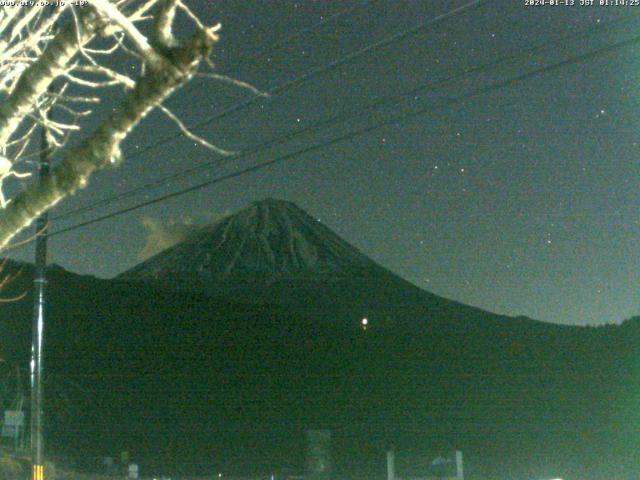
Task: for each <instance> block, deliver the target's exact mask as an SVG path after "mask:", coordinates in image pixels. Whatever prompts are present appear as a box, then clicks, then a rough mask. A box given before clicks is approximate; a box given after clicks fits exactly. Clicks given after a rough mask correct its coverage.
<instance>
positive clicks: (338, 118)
mask: <svg viewBox="0 0 640 480" xmlns="http://www.w3.org/2000/svg"><path fill="white" fill-rule="evenodd" d="M637 18H640V15H636V16H634V17H633V18H632V19H624V21H612V22H607V23H606V24H600V25H597V26H596V27H592V28H587V29H584V30H582V31H580V32H578V33H577V34H567V35H563V36H560V37H558V38H555V39H553V40H548V41H545V42H542V43H540V44H538V45H535V46H533V47H530V48H528V49H526V50H523V51H520V52H516V53H510V54H506V55H504V56H502V57H500V58H498V59H496V60H493V61H491V62H488V63H484V64H480V65H475V66H472V67H469V68H466V69H464V70H463V71H461V72H459V73H456V74H454V75H451V76H449V77H447V78H444V79H441V80H436V81H431V82H426V83H423V84H421V85H419V86H417V87H415V88H412V89H411V90H409V91H406V92H402V93H399V94H394V95H389V96H386V97H382V98H380V99H378V100H376V101H374V102H373V103H370V104H368V105H365V106H363V107H361V108H358V109H356V110H353V111H348V112H343V113H341V114H338V115H334V116H332V117H330V118H328V119H325V120H321V121H319V122H316V123H314V124H311V125H309V126H307V127H305V128H302V129H299V130H296V131H293V132H290V133H288V134H286V135H281V136H277V137H273V138H271V139H268V140H266V141H264V142H262V143H260V144H257V145H254V146H252V147H250V148H248V149H245V150H242V151H240V152H239V153H238V155H236V157H235V159H243V158H245V157H247V156H250V155H253V154H256V153H259V152H261V151H264V150H266V149H267V148H270V147H273V146H275V145H280V144H283V143H285V142H287V141H289V140H291V139H293V138H296V137H298V136H301V135H304V134H306V133H309V132H312V131H316V130H320V129H321V128H324V127H326V126H330V125H332V124H335V123H339V122H343V121H345V120H348V119H352V118H354V117H357V116H360V115H361V114H363V113H365V112H368V111H371V110H374V109H377V108H378V107H380V106H382V105H385V104H387V103H390V102H393V101H396V100H398V99H401V98H403V97H408V96H413V95H415V94H417V93H424V92H425V91H427V90H433V89H435V88H437V87H439V86H441V85H447V84H450V83H451V82H453V81H456V80H459V79H461V78H464V77H465V76H468V75H470V74H475V73H481V72H484V71H488V70H492V69H495V68H496V67H498V66H500V65H501V64H503V63H507V62H511V61H516V60H518V59H520V58H521V57H523V56H530V55H532V54H534V53H537V52H540V51H542V50H544V49H546V48H548V47H550V46H553V45H555V44H557V43H559V42H563V41H565V40H567V39H571V40H578V39H581V38H584V37H588V36H592V35H593V34H594V31H597V32H599V31H601V30H605V29H610V28H612V27H614V26H619V25H618V24H619V23H623V24H624V23H627V22H628V21H630V20H636V19H637ZM442 133H444V132H436V133H435V134H436V135H441V134H442ZM582 133H584V132H581V134H582ZM568 134H570V133H568ZM219 162H220V161H219V160H217V159H216V160H214V161H208V162H204V163H202V164H199V165H196V166H194V167H191V168H188V169H185V170H182V171H180V172H177V173H175V174H172V175H168V176H165V177H162V178H159V179H156V180H153V181H151V182H147V183H145V184H143V185H140V186H138V187H135V188H133V189H130V190H128V191H126V192H122V193H119V194H116V195H112V196H109V197H106V198H102V199H100V200H97V201H95V202H93V203H90V204H89V205H85V206H83V207H79V208H76V209H74V210H71V211H68V212H65V213H62V214H59V215H57V216H55V217H54V219H56V220H58V219H64V218H68V217H71V216H74V215H77V214H80V213H83V212H87V211H91V210H94V209H96V208H98V207H100V206H104V205H108V204H110V203H113V202H116V201H119V200H123V199H125V198H129V197H131V196H134V195H136V194H137V193H140V192H143V191H145V190H148V189H150V188H155V187H158V186H161V185H163V184H165V183H168V182H170V181H172V180H176V179H179V178H183V177H186V176H188V175H190V174H192V173H194V172H197V171H199V170H202V169H205V168H211V167H213V166H218V164H219Z"/></svg>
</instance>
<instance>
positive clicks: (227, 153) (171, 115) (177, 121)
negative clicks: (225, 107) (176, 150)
mask: <svg viewBox="0 0 640 480" xmlns="http://www.w3.org/2000/svg"><path fill="white" fill-rule="evenodd" d="M158 108H159V109H160V110H161V111H162V112H163V113H164V114H165V115H166V116H167V117H169V118H170V119H171V120H173V121H174V122H175V124H176V125H177V126H178V128H179V129H180V131H181V132H182V133H183V134H184V136H185V137H187V138H190V139H191V140H193V141H194V142H197V143H199V144H200V145H202V146H203V147H206V148H208V149H209V150H213V151H214V152H216V153H218V154H220V155H222V156H225V157H230V156H232V155H236V153H237V152H232V151H229V150H225V149H223V148H220V147H217V146H215V145H213V144H211V143H209V142H207V141H206V140H205V139H204V138H201V137H199V136H198V135H196V134H194V133H192V132H191V131H190V130H189V129H188V128H187V126H186V125H185V124H184V123H182V121H181V120H180V119H179V118H178V117H177V116H176V115H175V114H174V113H173V112H172V111H171V110H169V109H168V108H167V107H165V106H164V105H159V106H158Z"/></svg>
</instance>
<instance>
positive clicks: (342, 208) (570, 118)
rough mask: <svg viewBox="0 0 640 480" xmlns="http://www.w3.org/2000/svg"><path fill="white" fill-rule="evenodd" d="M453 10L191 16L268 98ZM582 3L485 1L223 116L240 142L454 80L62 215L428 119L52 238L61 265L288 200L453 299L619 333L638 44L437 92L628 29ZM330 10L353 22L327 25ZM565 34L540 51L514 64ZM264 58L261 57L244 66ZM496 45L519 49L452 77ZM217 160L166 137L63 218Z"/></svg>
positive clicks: (105, 256) (199, 109)
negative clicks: (614, 325) (320, 70)
mask: <svg viewBox="0 0 640 480" xmlns="http://www.w3.org/2000/svg"><path fill="white" fill-rule="evenodd" d="M464 3H465V2H461V1H448V0H447V1H444V0H408V1H404V0H402V1H391V0H379V1H375V0H372V1H369V2H364V1H359V2H353V1H332V2H327V1H311V0H300V1H298V2H294V1H288V0H287V1H277V2H272V1H250V0H224V1H216V2H212V1H204V0H195V1H192V2H190V4H191V5H192V7H193V9H194V10H195V11H197V12H198V13H199V14H200V16H201V17H202V18H204V19H208V20H210V21H213V20H219V21H221V22H222V24H223V31H222V41H221V43H220V45H219V48H218V50H217V52H216V59H215V60H216V63H217V65H218V71H219V72H220V73H226V74H229V75H233V76H235V77H237V78H239V79H242V80H245V81H248V82H250V83H252V84H253V85H255V86H256V87H258V88H260V89H262V90H270V89H272V88H274V87H276V86H278V85H279V84H282V83H283V82H286V81H288V80H290V79H292V78H295V77H297V76H299V75H301V74H303V73H304V72H307V71H309V70H311V69H313V68H316V67H318V66H321V65H326V64H328V63H331V62H332V61H334V60H336V59H339V58H341V57H344V56H346V55H349V54H350V53H352V52H354V51H357V50H359V49H361V48H363V47H365V46H367V45H370V44H372V43H374V42H376V41H378V40H380V39H382V38H384V37H387V36H389V35H392V34H394V33H395V32H399V31H402V30H405V29H408V28H411V27H412V26H414V25H416V24H419V23H421V22H425V21H427V20H428V19H430V18H434V17H436V16H437V15H440V14H442V13H445V12H447V11H450V10H452V9H453V8H455V7H457V6H460V5H463V4H464ZM575 3H576V5H574V6H549V5H545V6H527V5H526V4H525V0H505V1H493V2H485V4H483V5H481V6H479V7H477V8H471V9H468V10H466V11H464V12H463V13H460V14H459V15H455V16H452V17H450V18H449V19H447V20H446V21H443V22H441V23H438V24H437V25H433V26H432V27H429V28H425V29H424V30H422V31H420V32H418V33H416V34H414V35H408V36H407V37H406V38H404V39H403V40H402V41H398V42H395V43H393V44H391V45H390V46H388V47H384V48H378V49H375V50H372V51H371V52H369V53H368V54H366V55H363V56H360V57H359V58H358V59H356V60H353V61H349V62H346V63H344V64H343V65H341V66H340V67H339V68H336V69H334V70H331V71H330V72H327V73H324V74H322V75H317V76H314V77H312V78H311V79H310V80H309V81H308V82H306V83H304V84H302V85H299V86H298V87H296V88H291V89H286V90H285V91H284V92H283V93H282V94H280V95H276V96H273V97H272V98H270V99H266V100H264V101H261V102H258V103H256V104H255V105H253V106H252V107H250V108H245V109H242V110H240V111H238V112H235V113H233V114H230V115H227V116H225V117H224V118H223V119H220V120H218V121H215V122H213V123H211V124H209V125H207V126H205V127H204V128H202V129H200V130H198V133H200V134H201V135H203V136H204V137H206V138H208V139H210V140H211V141H213V142H215V143H217V144H219V145H221V146H224V147H227V148H231V149H241V148H246V147H250V146H252V145H255V144H258V143H260V142H261V141H263V140H264V139H267V138H271V137H273V136H278V135H284V134H286V133H287V132H290V131H292V130H293V129H296V128H301V127H303V126H306V125H309V124H311V123H313V122H316V121H319V120H321V119H323V118H328V117H329V116H331V115H334V114H337V113H340V112H343V111H349V110H353V109H355V108H358V107H359V106H362V105H366V104H368V103H371V102H373V101H375V100H376V99H379V98H381V97H384V96H388V95H393V94H398V93H402V92H405V91H409V90H411V89H412V88H414V87H416V86H418V85H422V84H425V83H427V82H435V81H439V80H446V79H447V78H450V77H455V76H458V77H457V80H450V81H446V82H444V84H443V85H441V86H440V87H438V88H437V89H432V90H429V91H426V92H421V93H418V94H416V95H412V96H411V97H409V98H405V99H401V100H400V99H399V100H396V101H395V102H393V103H392V104H391V105H389V106H387V107H385V108H382V109H379V110H377V111H376V112H369V113H368V114H367V115H365V116H364V117H360V118H357V119H352V120H350V121H348V122H342V123H336V124H334V125H332V126H330V127H329V128H325V129H323V130H321V131H320V132H317V133H313V134H310V135H306V136H304V137H301V138H298V139H297V140H295V141H293V142H289V143H283V144H281V145H277V146H276V147H274V148H272V149H270V150H267V151H266V152H264V153H262V154H260V155H258V156H255V157H251V158H247V159H243V160H234V161H232V160H224V163H223V164H222V165H223V166H221V167H210V168H207V169H203V170H201V171H198V172H197V173H195V174H193V175H190V176H188V177H187V178H184V179H181V180H177V181H173V182H171V183H168V184H165V185H163V186H162V187H161V188H158V189H155V190H147V191H146V192H145V194H144V195H140V196H138V197H135V198H128V199H126V200H123V201H121V202H118V203H115V204H110V205H109V206H108V208H104V209H100V210H94V211H91V212H88V213H86V214H84V215H82V216H77V217H72V218H69V219H68V220H66V221H62V220H61V221H59V222H58V226H59V227H61V226H67V225H72V224H73V223H75V222H78V221H80V220H86V219H90V218H92V217H94V216H97V215H99V214H103V213H105V212H109V211H112V210H116V209H118V208H123V207H126V206H128V205H131V204H133V203H137V202H139V201H142V200H144V199H146V198H152V197H154V196H156V195H161V194H164V193H167V192H170V191H174V190H177V189H179V188H182V187H185V186H188V185H190V184H194V183H197V182H199V181H202V180H204V179H207V178H213V177H215V176H217V175H220V174H221V173H228V172H230V171H233V170H234V169H235V168H238V167H241V166H246V165H249V164H251V163H253V162H257V161H263V160H267V159H269V158H273V157H275V156H278V155H282V154H284V153H286V152H289V151H293V150H297V149H298V148H302V147H305V146H307V145H312V144H314V143H317V142H321V141H323V140H327V139H330V138H332V137H335V136H338V135H340V134H343V133H346V132H348V131H351V130H352V129H357V128H360V127H363V126H365V125H368V124H372V123H376V122H378V121H382V120H384V119H386V118H389V116H391V115H395V114H398V113H400V114H401V113H403V112H410V111H413V110H416V109H424V108H428V111H427V112H426V113H424V114H422V115H420V116H416V117H414V118H412V119H410V120H408V121H402V122H398V123H397V124H393V125H389V126H386V127H384V128H382V129H379V130H376V131H373V132H371V133H369V134H366V135H362V136H358V137H355V138H353V139H349V140H346V141H343V142H340V143H337V144H335V145H332V146H329V147H327V148H323V149H321V150H318V151H315V152H312V153H310V154H307V155H303V156H300V157H297V158H296V159H295V160H292V161H290V162H287V163H281V164H278V165H276V166H273V167H270V168H268V169H265V170H261V171H259V172H256V173H252V174H249V175H244V176H241V177H239V178H237V179H234V180H231V181H228V182H225V183H221V184H218V185H216V186H214V187H212V188H208V189H203V190H200V191H197V192H194V193H191V194H189V195H186V196H182V197H178V198H175V199H172V200H169V201H167V202H163V203H160V204H157V205H155V206H152V207H148V208H145V209H142V210H137V211H134V212H132V213H130V214H127V215H123V216H120V217H117V218H114V219H111V220H107V221H104V222H101V223H98V224H95V225H93V226H90V227H86V228H82V229H79V230H77V231H74V232H71V233H68V234H65V235H60V236H58V237H55V238H53V239H52V240H51V252H52V258H53V261H56V262H58V263H61V264H62V265H64V266H65V267H67V268H69V269H71V270H74V271H78V272H82V273H90V274H95V275H99V276H113V275H115V274H117V273H119V272H121V271H123V270H125V269H126V268H129V267H131V266H132V265H134V264H135V263H136V262H137V261H138V259H139V254H140V251H141V250H142V249H143V247H144V246H145V238H146V231H145V229H144V228H143V225H142V220H143V218H148V217H150V218H153V219H156V220H158V221H161V222H164V223H172V222H173V223H175V222H179V221H180V219H183V218H185V217H189V218H190V219H192V220H193V221H195V222H207V221H211V220H213V219H215V218H219V217H220V216H222V215H224V214H226V213H231V212H233V211H235V210H237V209H239V208H241V207H243V206H245V205H247V204H248V203H249V202H251V201H254V200H258V199H261V198H264V197H278V198H282V199H286V200H291V201H293V202H296V203H298V204H299V205H300V206H301V207H303V208H305V209H306V210H308V211H309V212H310V213H312V214H313V215H315V216H317V217H318V218H319V219H321V221H323V222H324V223H325V224H327V225H328V226H329V227H331V228H332V229H334V230H335V231H336V232H337V233H338V234H340V235H341V236H343V237H344V238H345V239H346V240H348V241H349V242H351V243H353V244H354V245H356V246H357V247H359V248H360V249H361V250H362V251H363V252H365V253H366V254H368V255H370V256H371V257H372V258H373V259H375V260H377V261H378V262H379V263H381V264H383V265H384V266H386V267H388V268H390V269H391V270H393V271H395V272H397V273H398V274H400V275H401V276H403V277H405V278H407V279H408V280H410V281H412V282H414V283H415V284H416V285H418V286H420V287H423V288H425V289H427V290H430V291H432V292H435V293H437V294H440V295H443V296H445V297H449V298H452V299H455V300H458V301H461V302H464V303H468V304H471V305H476V306H479V307H482V308H485V309H487V310H491V311H494V312H499V313H506V314H511V315H517V314H523V315H528V316H531V317H534V318H538V319H542V320H548V321H553V322H560V323H570V324H583V323H592V324H593V323H602V322H619V321H621V320H623V319H625V318H628V317H630V316H632V315H635V314H638V313H640V302H639V301H638V286H639V280H640V275H639V272H638V258H639V254H640V243H639V242H638V240H639V238H640V223H639V221H640V217H639V215H638V206H639V202H638V200H639V194H638V188H637V182H638V178H639V175H638V174H639V173H640V172H639V170H640V169H639V163H638V153H639V152H640V133H639V132H640V130H639V129H638V125H639V124H640V103H639V102H638V100H637V99H638V94H639V93H640V92H639V90H640V87H639V86H638V85H639V84H640V82H639V81H638V79H639V76H640V47H639V46H638V45H636V44H631V45H628V46H625V47H619V48H615V49H612V50H611V51H609V52H608V53H605V54H602V55H599V56H594V57H588V58H585V59H584V60H583V61H580V62H576V63H570V64H568V65H567V66H565V67H564V68H558V69H554V70H550V71H549V72H547V73H545V74H541V75H537V76H534V77H532V78H530V79H527V80H524V81H521V82H514V83H513V84H511V85H508V86H505V87H502V88H497V89H493V90H490V91H488V92H486V93H484V94H479V95H473V96H470V97H468V98H466V99H464V100H462V101H456V102H454V103H451V102H450V103H446V100H445V99H448V98H459V97H461V96H464V95H465V94H467V93H469V92H473V91H475V90H476V89H478V88H482V87H483V86H486V85H490V84H493V83H496V82H502V81H504V80H506V79H508V78H512V77H517V76H518V75H521V74H523V73H525V72H527V71H533V70H536V69H539V68H542V67H544V66H546V65H551V64H554V63H557V62H559V61H562V60H564V59H569V58H573V57H576V56H579V55H582V54H585V53H587V52H590V51H593V50H596V49H599V48H602V47H604V46H607V45H611V44H614V43H616V42H620V41H622V40H625V39H630V38H633V36H634V34H637V32H638V30H639V27H640V17H639V15H640V6H638V7H634V6H616V7H613V6H609V7H599V6H592V7H589V6H580V5H579V3H580V2H579V0H576V2H575ZM596 3H599V2H598V1H596ZM356 5H359V7H358V8H352V7H354V6H356ZM341 12H346V13H344V14H343V15H341V16H339V17H338V18H335V19H331V16H332V15H335V14H339V13H341ZM634 17H637V19H635V18H634ZM322 19H325V20H326V19H329V21H327V22H326V24H325V25H324V26H323V27H322V28H319V29H316V30H313V31H311V32H308V33H307V34H305V35H303V36H302V37H300V38H296V39H292V40H291V41H289V42H286V44H285V45H283V46H281V48H278V49H276V50H270V46H273V45H278V44H279V43H280V42H281V41H282V39H284V38H287V37H288V36H290V35H291V34H292V33H294V32H296V31H300V30H303V29H305V28H308V27H311V26H312V25H315V24H316V23H318V22H320V21H321V20H322ZM561 37H564V39H563V40H561V41H558V42H556V43H553V44H552V45H551V46H549V47H548V48H546V49H542V50H541V51H539V52H528V53H525V54H523V53H522V52H524V51H526V50H527V49H530V48H531V47H533V46H535V45H539V44H541V43H543V42H545V41H552V40H554V39H559V38H561ZM256 52H267V53H266V54H264V55H261V56H258V57H256V56H255V53H256ZM508 54H514V55H515V56H516V58H515V59H514V60H512V61H510V62H503V63H500V64H498V65H496V66H494V67H493V68H490V69H487V70H486V71H483V72H481V73H469V74H468V75H465V76H462V77H460V73H461V72H465V71H468V70H469V69H471V68H473V67H474V66H476V65H482V64H487V63H489V62H492V61H493V60H496V59H499V58H502V57H504V56H505V55H508ZM249 96H250V94H249V93H247V92H246V91H243V90H240V89H237V88H232V87H229V86H226V85H222V84H219V83H216V82H215V81H212V80H204V79H195V80H194V81H193V84H192V86H190V87H188V88H187V89H185V90H184V91H183V92H181V93H178V94H176V95H175V97H174V98H173V99H172V100H171V101H170V102H169V104H170V106H171V107H173V109H174V111H175V112H176V113H178V114H179V115H180V117H181V118H182V120H183V121H184V122H185V123H188V124H192V123H196V122H199V121H201V120H204V119H206V118H207V117H210V116H211V115H213V114H215V113H216V112H219V111H222V110H224V109H225V108H226V107H228V106H230V105H233V104H234V103H237V102H239V101H243V100H244V99H247V98H249ZM107 103H108V101H107ZM109 105H110V104H109ZM109 105H105V107H109ZM175 131H176V130H175V127H174V126H173V125H172V124H170V123H169V122H167V121H166V120H165V119H163V118H162V117H161V116H160V115H157V114H154V115H153V116H152V117H150V118H149V119H148V120H147V121H146V122H145V123H144V124H143V125H142V126H141V127H140V128H139V129H138V130H137V131H136V132H135V133H134V134H133V135H131V137H130V138H129V139H128V140H127V143H126V149H125V152H126V155H125V156H127V155H129V156H130V155H131V154H133V153H134V152H136V151H138V150H140V149H141V148H143V147H144V146H146V145H149V144H153V143H154V142H156V141H158V140H160V139H162V138H164V137H165V136H167V135H171V134H174V133H175ZM214 158H215V157H214V156H212V154H211V152H209V151H207V150H205V149H203V148H202V147H198V146H195V145H194V144H193V142H191V141H188V140H185V139H177V140H174V141H172V142H169V143H167V144H164V145H162V146H161V147H160V148H156V149H152V150H149V151H147V152H145V153H144V154H142V155H139V156H137V157H135V158H130V159H129V160H127V161H125V163H124V164H123V165H122V166H121V167H120V168H119V169H118V170H114V171H112V172H106V173H100V174H98V175H96V177H95V178H94V180H93V181H92V183H91V185H90V187H89V188H88V189H87V190H86V191H85V192H82V193H81V194H79V195H78V196H77V197H75V198H73V199H71V200H69V201H67V202H65V203H64V204H63V205H61V206H60V207H58V209H57V210H56V212H55V213H56V214H58V213H62V212H64V211H68V210H72V209H74V208H77V207H80V206H82V205H85V204H88V203H91V202H92V201H94V200H95V199H98V198H102V197H105V196H109V195H112V194H114V193H120V192H123V191H126V190H128V189H130V188H133V187H135V186H138V185H141V184H143V183H146V182H148V181H150V180H152V179H156V178H161V177H163V176H166V175H170V174H173V173H175V172H179V171H181V170H183V169H186V168H189V167H192V166H194V165H196V164H198V163H201V162H207V161H211V160H212V159H214ZM54 229H55V228H54ZM19 256H21V257H23V256H24V254H23V253H21V254H20V255H19Z"/></svg>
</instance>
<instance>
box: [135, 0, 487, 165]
mask: <svg viewBox="0 0 640 480" xmlns="http://www.w3.org/2000/svg"><path fill="white" fill-rule="evenodd" d="M491 1H493V0H472V1H471V2H468V3H465V4H464V5H462V6H460V7H458V8H455V9H453V10H450V11H448V12H446V13H443V14H440V15H438V16H436V17H434V18H432V19H430V20H427V21H425V22H421V23H419V24H417V25H415V26H413V27H411V28H409V29H407V30H402V31H400V32H396V33H395V34H393V35H390V36H388V37H385V38H383V39H381V40H379V41H377V42H375V43H372V44H370V45H367V46H366V47H363V48H361V49H359V50H356V51H355V52H352V53H350V54H348V55H345V56H344V57H341V58H339V59H338V60H334V61H333V62H331V63H328V64H326V65H322V66H319V67H316V68H312V69H311V70H309V71H308V72H306V73H304V74H302V75H300V76H298V77H295V78H293V79H291V80H288V81H286V82H284V83H282V84H280V85H278V86H276V87H274V88H272V89H270V90H268V91H267V92H265V93H266V94H267V95H269V96H270V97H275V96H277V95H280V94H281V93H283V92H285V91H287V90H289V89H291V88H295V87H298V86H300V85H303V84H304V83H306V82H307V81H308V80H311V79H312V78H313V77H316V76H318V75H321V74H323V73H326V72H329V71H331V70H334V69H336V68H338V67H339V66H341V65H344V64H345V63H348V62H350V61H353V60H356V59H358V58H360V57H362V56H363V55H366V54H368V53H370V52H372V51H373V50H377V49H379V48H383V47H387V46H389V45H391V44H393V43H396V42H399V41H401V40H403V39H405V38H407V37H409V36H411V35H414V34H416V33H418V32H420V31H421V30H424V29H425V28H427V27H431V26H433V25H436V24H438V23H440V22H442V21H444V20H447V19H449V18H451V17H453V16H455V15H458V14H460V13H463V12H465V11H466V10H468V9H470V8H472V7H478V6H480V5H486V4H487V3H489V2H491ZM260 100H264V96H263V95H254V96H252V97H251V98H249V99H247V100H245V101H243V102H239V103H236V104H235V105H232V106H230V107H228V108H226V109H225V110H223V111H222V112H220V113H217V114H215V115H213V116H210V117H208V118H207V119H205V120H202V121H200V122H197V123H194V124H193V125H189V126H188V129H189V130H194V129H197V128H200V127H203V126H204V125H208V124H210V123H212V122H213V121H215V120H219V119H221V118H223V117H226V116H227V115H229V114H231V113H234V112H237V111H240V110H242V109H244V108H246V107H249V106H251V105H253V104H254V103H256V102H258V101H260ZM182 136H183V134H182V133H175V134H173V135H169V136H167V137H165V138H163V139H162V140H159V141H157V142H155V143H153V144H151V145H148V146H146V147H143V148H141V149H140V150H138V151H136V152H133V153H132V154H131V155H129V157H128V158H135V157H139V156H140V155H142V154H143V153H146V152H148V151H150V150H153V149H155V148H157V147H159V146H161V145H164V144H166V143H168V142H170V141H172V140H175V139H176V138H180V137H182Z"/></svg>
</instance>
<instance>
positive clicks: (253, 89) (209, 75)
mask: <svg viewBox="0 0 640 480" xmlns="http://www.w3.org/2000/svg"><path fill="white" fill-rule="evenodd" d="M196 75H197V76H199V77H207V78H213V79H214V80H218V81H220V82H224V83H229V84H231V85H233V86H236V87H240V88H244V89H247V90H249V91H250V92H252V93H253V94H255V95H258V96H260V97H269V94H268V93H267V92H263V91H261V90H258V89H257V88H256V87H254V86H253V85H251V84H249V83H247V82H243V81H242V80H238V79H235V78H232V77H228V76H226V75H220V74H217V73H197V74H196Z"/></svg>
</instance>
